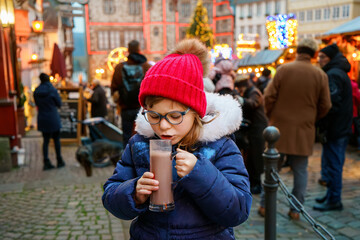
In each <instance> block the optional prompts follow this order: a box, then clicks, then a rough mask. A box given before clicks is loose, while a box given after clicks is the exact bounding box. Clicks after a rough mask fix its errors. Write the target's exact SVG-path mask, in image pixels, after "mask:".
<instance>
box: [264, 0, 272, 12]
mask: <svg viewBox="0 0 360 240" xmlns="http://www.w3.org/2000/svg"><path fill="white" fill-rule="evenodd" d="M270 13H271V2H266V6H265V14H266V15H270Z"/></svg>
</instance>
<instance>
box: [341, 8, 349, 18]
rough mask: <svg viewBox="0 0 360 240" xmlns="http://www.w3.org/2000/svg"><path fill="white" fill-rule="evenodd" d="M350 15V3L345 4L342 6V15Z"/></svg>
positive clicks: (345, 16) (346, 16)
mask: <svg viewBox="0 0 360 240" xmlns="http://www.w3.org/2000/svg"><path fill="white" fill-rule="evenodd" d="M349 15H350V5H344V6H343V7H342V17H343V18H348V17H349Z"/></svg>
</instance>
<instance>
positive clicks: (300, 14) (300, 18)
mask: <svg viewBox="0 0 360 240" xmlns="http://www.w3.org/2000/svg"><path fill="white" fill-rule="evenodd" d="M304 20H305V13H304V12H303V11H301V12H299V21H300V22H303V21H304Z"/></svg>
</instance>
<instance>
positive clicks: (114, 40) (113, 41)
mask: <svg viewBox="0 0 360 240" xmlns="http://www.w3.org/2000/svg"><path fill="white" fill-rule="evenodd" d="M118 47H120V32H118V31H110V49H114V48H118Z"/></svg>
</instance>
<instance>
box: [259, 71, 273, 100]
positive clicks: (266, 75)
mask: <svg viewBox="0 0 360 240" xmlns="http://www.w3.org/2000/svg"><path fill="white" fill-rule="evenodd" d="M270 80H271V71H270V70H269V69H268V68H264V70H263V71H262V73H261V76H260V77H259V79H258V80H257V82H256V86H257V88H258V89H259V90H260V91H261V93H262V94H264V89H265V88H266V86H267V85H268V83H269V82H270Z"/></svg>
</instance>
